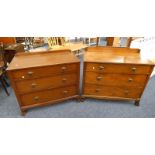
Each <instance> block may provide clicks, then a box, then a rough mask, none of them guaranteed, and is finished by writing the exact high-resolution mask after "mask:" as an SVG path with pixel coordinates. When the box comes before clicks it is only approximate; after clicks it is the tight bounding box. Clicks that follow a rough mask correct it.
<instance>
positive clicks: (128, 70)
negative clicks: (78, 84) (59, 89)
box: [83, 47, 154, 105]
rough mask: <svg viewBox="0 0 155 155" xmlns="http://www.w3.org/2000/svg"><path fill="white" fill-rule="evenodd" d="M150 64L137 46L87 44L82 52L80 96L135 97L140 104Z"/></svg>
mask: <svg viewBox="0 0 155 155" xmlns="http://www.w3.org/2000/svg"><path fill="white" fill-rule="evenodd" d="M153 68H154V64H153V63H152V62H151V61H149V60H145V59H142V58H141V56H140V53H139V50H138V49H130V48H114V47H89V48H88V49H87V51H86V52H85V55H84V77H83V98H84V97H91V98H98V99H114V100H117V99H118V100H120V99H121V100H122V99H123V100H134V101H135V105H139V101H140V98H141V96H142V94H143V91H144V88H145V86H146V84H147V82H148V80H149V78H150V75H151V73H152V70H153Z"/></svg>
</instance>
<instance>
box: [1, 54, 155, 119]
mask: <svg viewBox="0 0 155 155" xmlns="http://www.w3.org/2000/svg"><path fill="white" fill-rule="evenodd" d="M80 59H81V81H82V68H83V63H82V56H81V58H80ZM80 87H81V86H80ZM8 89H9V91H10V94H11V95H10V96H9V97H7V96H6V94H5V92H4V90H2V89H1V87H0V117H9V118H16V117H23V116H21V115H20V111H19V107H18V103H17V100H16V97H15V95H14V92H13V90H12V88H11V87H10V88H8ZM24 117H30V118H32V117H33V118H38V117H39V118H40V117H41V118H46V117H47V118H105V117H108V118H109V117H112V118H115V117H116V118H120V117H125V118H128V117H134V118H135V117H142V118H143V117H155V76H153V77H151V79H150V80H149V83H148V85H147V87H146V89H145V91H144V94H143V96H142V98H141V102H140V106H139V107H136V106H134V103H133V102H132V101H110V100H96V99H86V100H85V102H82V103H79V102H77V101H76V100H68V101H65V102H63V103H60V104H55V105H49V106H45V107H38V108H34V109H31V110H29V111H28V113H27V114H26V116H24Z"/></svg>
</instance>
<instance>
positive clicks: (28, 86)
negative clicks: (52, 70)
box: [16, 73, 78, 94]
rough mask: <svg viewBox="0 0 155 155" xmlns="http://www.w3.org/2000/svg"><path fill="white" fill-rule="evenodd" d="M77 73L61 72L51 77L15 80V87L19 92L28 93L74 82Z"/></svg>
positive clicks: (75, 81)
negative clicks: (61, 73)
mask: <svg viewBox="0 0 155 155" xmlns="http://www.w3.org/2000/svg"><path fill="white" fill-rule="evenodd" d="M77 78H78V77H77V74H76V73H72V74H66V75H65V74H63V75H57V76H51V77H44V78H38V79H33V80H25V81H17V82H16V88H17V91H18V92H19V93H21V94H22V93H28V92H34V91H38V90H44V89H51V88H57V87H61V86H66V85H73V84H76V83H77V81H78V79H77Z"/></svg>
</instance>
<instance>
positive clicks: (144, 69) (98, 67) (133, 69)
mask: <svg viewBox="0 0 155 155" xmlns="http://www.w3.org/2000/svg"><path fill="white" fill-rule="evenodd" d="M85 70H86V71H94V72H99V73H122V74H123V73H125V74H150V73H151V70H152V66H149V65H132V64H104V63H85Z"/></svg>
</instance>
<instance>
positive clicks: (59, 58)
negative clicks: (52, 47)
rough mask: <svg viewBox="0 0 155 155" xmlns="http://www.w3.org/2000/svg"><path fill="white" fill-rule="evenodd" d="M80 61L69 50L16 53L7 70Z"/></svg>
mask: <svg viewBox="0 0 155 155" xmlns="http://www.w3.org/2000/svg"><path fill="white" fill-rule="evenodd" d="M74 62H80V61H79V59H78V58H77V57H76V56H75V55H74V54H72V53H71V52H70V51H69V50H65V51H64V50H63V51H56V52H54V51H52V52H51V51H47V52H45V51H44V52H35V53H30V52H29V53H20V54H16V56H15V57H14V58H13V60H12V62H11V63H10V65H9V66H8V69H7V70H16V69H25V68H32V67H43V66H51V65H57V64H64V63H74Z"/></svg>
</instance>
